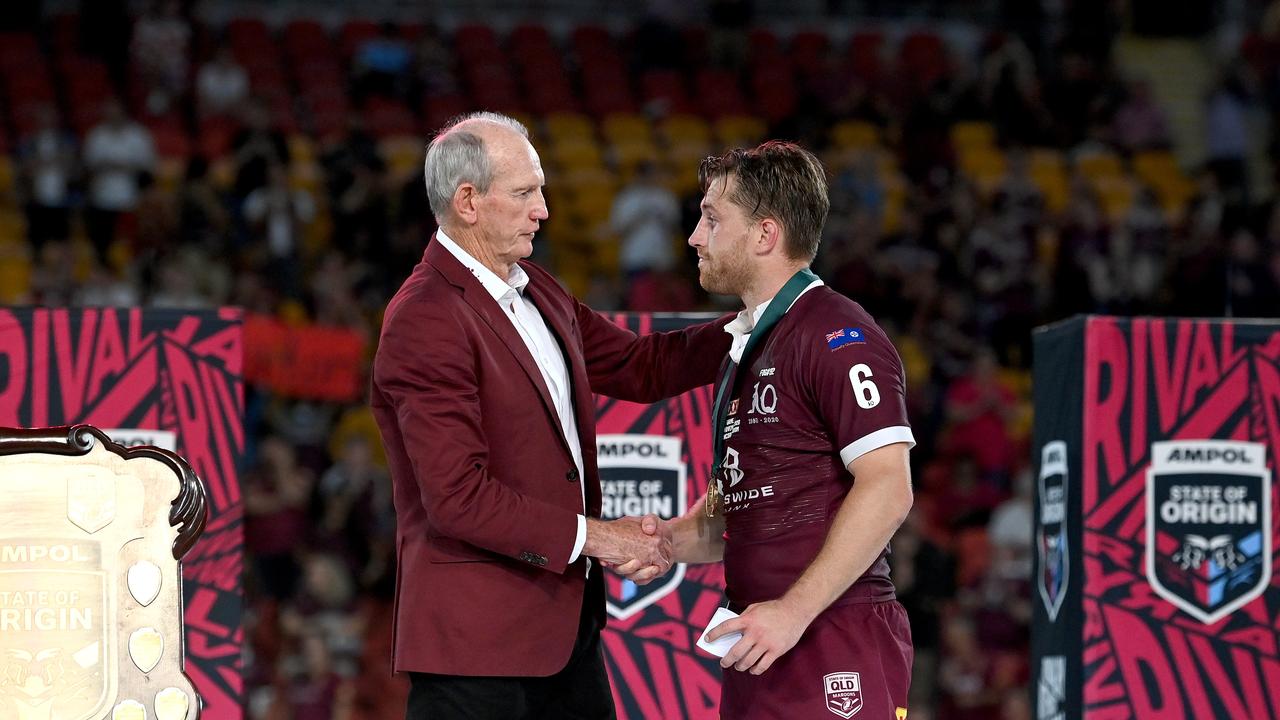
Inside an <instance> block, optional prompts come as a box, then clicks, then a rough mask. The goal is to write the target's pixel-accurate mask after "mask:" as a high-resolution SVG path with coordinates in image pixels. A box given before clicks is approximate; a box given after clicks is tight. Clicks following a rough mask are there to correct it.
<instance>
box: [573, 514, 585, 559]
mask: <svg viewBox="0 0 1280 720" xmlns="http://www.w3.org/2000/svg"><path fill="white" fill-rule="evenodd" d="M586 544H587V518H586V517H585V516H583V515H579V516H578V536H577V537H576V538H574V540H573V552H571V553H569V564H570V565H572V564H574V563H575V562H577V561H578V556H579V555H581V554H582V546H583V545H586Z"/></svg>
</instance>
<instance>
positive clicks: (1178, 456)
mask: <svg viewBox="0 0 1280 720" xmlns="http://www.w3.org/2000/svg"><path fill="white" fill-rule="evenodd" d="M1049 339H1052V340H1054V341H1056V342H1057V343H1058V344H1057V346H1056V347H1054V348H1052V349H1050V348H1048V347H1047V346H1046V345H1045V341H1046V340H1049ZM1036 340H1037V344H1036V351H1037V357H1036V375H1035V386H1036V388H1037V389H1036V391H1035V392H1036V426H1037V427H1036V437H1037V448H1038V449H1041V450H1042V449H1043V447H1044V444H1045V443H1047V442H1050V441H1052V440H1063V441H1065V442H1066V443H1067V447H1068V452H1067V458H1068V466H1067V472H1066V473H1065V477H1066V478H1067V486H1066V488H1067V490H1066V498H1067V500H1066V507H1067V516H1066V523H1065V526H1066V532H1067V537H1068V543H1067V546H1068V548H1069V550H1070V552H1072V553H1077V549H1078V553H1077V554H1076V555H1075V556H1074V557H1073V558H1070V559H1068V561H1067V565H1068V566H1069V567H1070V571H1069V573H1068V584H1067V588H1066V593H1065V595H1066V599H1065V600H1064V601H1063V605H1062V608H1061V610H1060V611H1059V612H1058V614H1057V619H1056V621H1050V619H1049V613H1048V612H1046V610H1045V608H1044V603H1043V602H1039V603H1036V615H1035V625H1034V628H1033V633H1032V646H1033V653H1034V658H1033V666H1032V667H1033V674H1034V675H1035V677H1034V678H1033V688H1034V690H1033V698H1034V699H1035V700H1036V702H1037V717H1039V718H1054V717H1058V716H1059V714H1060V715H1061V716H1062V717H1064V718H1077V717H1081V718H1087V719H1088V718H1119V717H1133V718H1148V717H1150V718H1157V717H1158V718H1183V719H1186V720H1190V719H1191V718H1195V719H1196V720H1201V719H1204V720H1225V719H1227V718H1246V717H1247V718H1277V717H1280V702H1277V701H1278V700H1280V695H1277V692H1278V691H1277V687H1280V684H1278V681H1280V642H1278V641H1277V636H1276V633H1275V628H1276V627H1278V626H1280V588H1277V587H1276V585H1275V577H1274V573H1273V572H1272V562H1273V560H1272V553H1273V551H1274V542H1273V538H1274V533H1275V527H1274V526H1275V522H1276V518H1275V514H1274V513H1273V512H1272V503H1274V502H1275V497H1274V493H1273V491H1272V483H1273V478H1274V473H1275V453H1276V450H1277V448H1280V322H1276V321H1261V320H1258V321H1231V320H1201V319H1174V318H1170V319H1163V318H1112V317H1089V318H1082V319H1077V320H1073V321H1070V322H1068V323H1064V324H1061V325H1058V326H1054V327H1053V328H1049V329H1047V330H1044V331H1041V332H1039V333H1037V338H1036ZM1080 349H1083V359H1082V360H1081V361H1080V365H1079V367H1080V369H1081V370H1082V371H1083V372H1082V375H1083V380H1082V381H1077V380H1075V379H1071V378H1070V377H1069V375H1068V373H1069V372H1071V371H1073V369H1074V367H1075V363H1076V360H1074V359H1072V358H1071V357H1069V356H1070V355H1071V354H1072V353H1075V352H1078V350H1080ZM1042 351H1044V352H1042ZM1042 355H1043V362H1042ZM1077 357H1078V355H1077ZM1073 398H1074V399H1073ZM1072 414H1074V415H1075V416H1076V420H1074V421H1071V422H1070V423H1069V424H1070V425H1072V427H1068V428H1061V427H1052V428H1050V427H1049V426H1054V425H1056V426H1060V425H1061V424H1062V423H1063V422H1064V418H1065V417H1066V416H1068V415H1072ZM1050 433H1052V434H1050ZM1037 460H1039V458H1037ZM1042 464H1043V463H1042ZM1041 472H1042V474H1043V470H1042V471H1041ZM1038 492H1040V491H1038ZM1077 498H1078V500H1077ZM1037 500H1039V498H1038V499H1037ZM1037 509H1038V513H1039V514H1042V515H1043V514H1044V509H1043V508H1040V507H1038V508H1037ZM1041 525H1043V527H1045V528H1047V527H1048V524H1047V523H1042V524H1041ZM1040 529H1041V528H1040V527H1039V526H1038V530H1040ZM1075 533H1078V534H1079V537H1080V538H1081V539H1080V541H1079V543H1078V544H1077V541H1076V540H1075V539H1074V537H1073V534H1075ZM1077 558H1078V559H1077ZM1038 562H1039V561H1038ZM1042 571H1043V567H1037V576H1036V578H1037V582H1038V583H1039V582H1041V578H1042ZM1075 588H1080V590H1081V591H1082V595H1079V596H1077V594H1076V589H1075ZM1077 598H1078V599H1077ZM1042 600H1043V597H1042ZM1064 627H1065V628H1067V629H1068V631H1069V635H1070V638H1071V642H1073V643H1075V644H1076V645H1075V648H1074V649H1072V648H1071V647H1069V646H1067V645H1066V644H1065V643H1059V644H1058V645H1057V647H1060V648H1062V649H1060V650H1054V649H1053V648H1052V647H1051V643H1050V642H1049V639H1050V638H1057V637H1058V635H1057V633H1059V632H1060V631H1061V630H1062V628H1064ZM1058 655H1060V656H1062V657H1063V658H1065V663H1064V664H1062V665H1058V664H1057V663H1056V662H1055V663H1053V664H1050V663H1049V662H1048V658H1051V657H1053V656H1058ZM1059 671H1061V672H1059ZM1058 677H1062V682H1060V683H1059V682H1057V680H1056V678H1058ZM1059 687H1061V688H1065V691H1064V692H1062V693H1059V692H1057V688H1059ZM1055 708H1056V710H1055Z"/></svg>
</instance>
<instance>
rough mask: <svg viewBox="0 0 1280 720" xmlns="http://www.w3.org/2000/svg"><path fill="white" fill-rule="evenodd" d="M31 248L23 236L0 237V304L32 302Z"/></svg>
mask: <svg viewBox="0 0 1280 720" xmlns="http://www.w3.org/2000/svg"><path fill="white" fill-rule="evenodd" d="M30 292H31V248H30V246H28V245H27V243H26V242H25V241H24V240H22V239H21V238H13V237H8V236H5V237H4V238H0V305H15V304H18V303H23V302H30V298H29V297H28V294H29V293H30Z"/></svg>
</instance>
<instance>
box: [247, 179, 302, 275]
mask: <svg viewBox="0 0 1280 720" xmlns="http://www.w3.org/2000/svg"><path fill="white" fill-rule="evenodd" d="M268 177H269V180H268V183H267V185H265V186H264V187H260V188H258V189H256V190H254V191H252V192H250V193H249V196H248V197H246V198H245V200H244V219H245V222H247V223H248V224H249V226H250V227H251V228H252V230H253V238H254V248H253V249H254V250H255V251H256V252H257V253H258V254H259V255H260V256H263V264H264V265H265V266H267V267H268V268H271V269H273V271H274V272H273V274H274V275H275V277H276V278H277V279H278V280H279V281H280V282H281V285H282V287H283V288H284V290H285V292H286V294H288V295H290V296H293V297H296V296H297V295H298V293H299V291H300V289H301V286H300V283H301V278H300V277H299V276H298V267H297V266H298V262H297V261H298V253H299V250H300V246H301V244H302V233H303V230H304V229H305V227H306V225H307V224H308V223H310V222H311V220H312V219H313V218H314V217H315V213H316V206H315V201H314V200H313V199H312V198H311V194H310V193H308V192H307V191H306V190H303V189H301V188H297V189H295V188H291V187H290V186H289V176H288V174H287V172H286V171H285V169H284V167H282V166H280V165H271V166H270V167H269V168H268Z"/></svg>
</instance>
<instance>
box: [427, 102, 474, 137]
mask: <svg viewBox="0 0 1280 720" xmlns="http://www.w3.org/2000/svg"><path fill="white" fill-rule="evenodd" d="M471 109H473V108H472V107H471V106H470V105H468V104H467V101H466V99H464V98H463V97H462V96H461V95H439V96H437V97H429V98H426V99H425V100H424V101H423V103H422V125H423V131H424V134H426V135H434V134H435V133H436V131H437V130H439V129H440V128H442V127H444V126H445V123H447V122H448V121H449V120H451V119H453V118H455V117H457V116H458V115H461V114H463V113H465V112H468V111H469V110H471Z"/></svg>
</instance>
